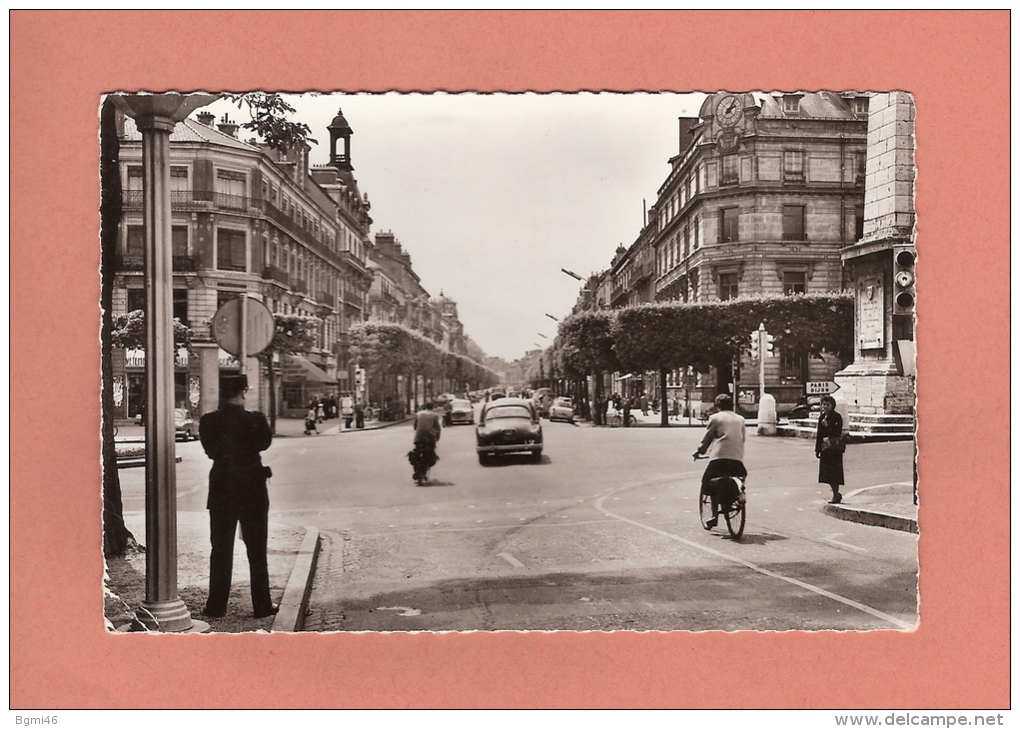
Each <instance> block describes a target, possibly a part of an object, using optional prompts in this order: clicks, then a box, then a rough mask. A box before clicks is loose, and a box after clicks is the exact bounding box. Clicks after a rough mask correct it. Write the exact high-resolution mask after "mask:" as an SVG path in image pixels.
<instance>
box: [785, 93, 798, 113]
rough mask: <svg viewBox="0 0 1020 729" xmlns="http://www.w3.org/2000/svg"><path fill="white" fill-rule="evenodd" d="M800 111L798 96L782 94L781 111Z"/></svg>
mask: <svg viewBox="0 0 1020 729" xmlns="http://www.w3.org/2000/svg"><path fill="white" fill-rule="evenodd" d="M799 111H800V97H799V96H784V97H783V113H784V114H796V113H798V112H799Z"/></svg>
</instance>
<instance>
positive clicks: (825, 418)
mask: <svg viewBox="0 0 1020 729" xmlns="http://www.w3.org/2000/svg"><path fill="white" fill-rule="evenodd" d="M845 448H846V446H845V444H844V442H843V417H842V416H841V415H840V414H839V413H837V412H836V400H835V399H834V398H833V397H832V396H831V395H826V396H825V397H823V398H822V414H821V415H820V416H819V417H818V433H817V435H816V436H815V458H817V459H818V483H827V484H829V488H831V489H832V500H831V501H830V502H829V503H830V504H838V503H839V502H841V501H842V500H843V496H842V494H840V493H839V487H840V486H842V485H843V482H844V479H843V451H844V450H845Z"/></svg>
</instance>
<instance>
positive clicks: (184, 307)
mask: <svg viewBox="0 0 1020 729" xmlns="http://www.w3.org/2000/svg"><path fill="white" fill-rule="evenodd" d="M173 306H174V310H173V311H174V319H180V320H181V324H184V325H185V326H188V290H187V289H174V304H173Z"/></svg>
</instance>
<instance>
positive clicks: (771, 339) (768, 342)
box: [765, 332, 776, 357]
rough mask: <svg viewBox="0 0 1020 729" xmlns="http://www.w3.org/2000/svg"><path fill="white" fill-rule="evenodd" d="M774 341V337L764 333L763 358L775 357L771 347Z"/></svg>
mask: <svg viewBox="0 0 1020 729" xmlns="http://www.w3.org/2000/svg"><path fill="white" fill-rule="evenodd" d="M774 341H775V337H774V336H773V335H771V334H769V333H768V332H766V333H765V356H766V357H775V356H776V353H775V351H774V348H773V346H772V343H773V342H774Z"/></svg>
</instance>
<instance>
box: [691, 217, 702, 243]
mask: <svg viewBox="0 0 1020 729" xmlns="http://www.w3.org/2000/svg"><path fill="white" fill-rule="evenodd" d="M700 228H701V220H699V219H698V218H697V217H695V218H694V246H693V248H692V250H695V251H696V250H698V230H699V229H700Z"/></svg>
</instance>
